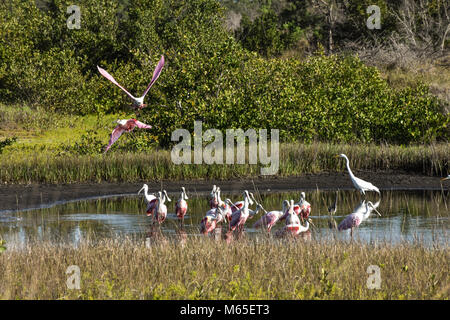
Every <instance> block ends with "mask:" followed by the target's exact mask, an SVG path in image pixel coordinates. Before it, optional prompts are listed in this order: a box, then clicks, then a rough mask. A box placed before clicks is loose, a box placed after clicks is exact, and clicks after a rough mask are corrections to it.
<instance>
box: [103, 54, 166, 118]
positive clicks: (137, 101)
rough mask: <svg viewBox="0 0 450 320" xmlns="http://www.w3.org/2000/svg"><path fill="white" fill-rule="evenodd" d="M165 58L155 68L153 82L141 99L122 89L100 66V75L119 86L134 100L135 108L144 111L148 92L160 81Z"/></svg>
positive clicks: (162, 57)
mask: <svg viewBox="0 0 450 320" xmlns="http://www.w3.org/2000/svg"><path fill="white" fill-rule="evenodd" d="M164 62H165V61H164V56H161V59H160V60H159V62H158V65H157V66H156V68H155V71H153V77H152V80H151V81H150V83H149V85H148V87H147V89H146V90H145V91H144V94H143V95H142V96H141V97H138V98H137V97H135V96H133V95H132V94H131V93H129V92H128V91H127V89H125V88H124V87H122V86H121V85H120V84H119V83H118V82H117V81H116V79H114V77H113V76H112V75H110V74H109V73H108V71H106V70H105V69H102V68H100V67H99V66H97V69H98V71H99V72H100V74H101V75H102V76H104V77H105V78H106V79H108V80H109V81H111V82H112V83H114V84H115V85H116V86H118V87H119V88H120V89H122V90H123V91H124V92H125V93H126V94H127V95H128V96H129V97H130V98H131V99H133V100H134V102H133V104H134V106H135V107H137V108H139V109H142V108H144V107H145V106H146V105H145V104H144V98H145V96H146V95H147V93H148V91H149V90H150V88H151V87H152V86H153V84H154V83H155V81H156V79H158V77H159V75H160V74H161V71H162V68H163V67H164Z"/></svg>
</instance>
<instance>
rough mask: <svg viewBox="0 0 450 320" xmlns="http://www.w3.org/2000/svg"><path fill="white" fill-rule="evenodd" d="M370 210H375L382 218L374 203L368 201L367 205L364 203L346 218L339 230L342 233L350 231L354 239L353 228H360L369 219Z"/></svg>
mask: <svg viewBox="0 0 450 320" xmlns="http://www.w3.org/2000/svg"><path fill="white" fill-rule="evenodd" d="M377 206H378V205H377ZM369 210H370V211H371V210H373V211H375V212H376V213H378V215H379V216H381V214H380V213H379V212H378V211H377V209H376V207H375V206H374V205H373V204H372V202H370V201H368V202H367V203H365V201H362V202H361V203H360V204H359V205H358V206H357V207H356V208H355V210H354V211H353V212H352V213H350V214H349V215H348V216H346V217H345V218H344V220H342V221H341V223H339V226H338V230H339V231H342V230H347V229H350V235H351V237H352V238H353V228H356V227H358V226H359V225H360V224H361V222H362V221H363V220H364V219H365V218H366V219H367V217H368V215H369V214H370V211H369ZM367 213H368V214H367Z"/></svg>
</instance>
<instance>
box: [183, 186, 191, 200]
mask: <svg viewBox="0 0 450 320" xmlns="http://www.w3.org/2000/svg"><path fill="white" fill-rule="evenodd" d="M181 190H182V197H183V198H184V200H187V199H189V198H188V196H187V194H186V189H185V188H184V187H181Z"/></svg>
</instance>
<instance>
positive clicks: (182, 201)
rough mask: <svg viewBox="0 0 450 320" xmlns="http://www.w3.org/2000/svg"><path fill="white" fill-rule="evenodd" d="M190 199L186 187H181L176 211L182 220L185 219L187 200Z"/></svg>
mask: <svg viewBox="0 0 450 320" xmlns="http://www.w3.org/2000/svg"><path fill="white" fill-rule="evenodd" d="M187 199H189V198H188V196H187V194H186V190H185V189H184V187H181V195H180V198H179V199H178V201H177V203H176V204H175V213H176V214H177V217H178V219H180V222H181V223H182V221H183V220H184V215H185V214H186V211H187V208H188V204H187V202H186V200H187Z"/></svg>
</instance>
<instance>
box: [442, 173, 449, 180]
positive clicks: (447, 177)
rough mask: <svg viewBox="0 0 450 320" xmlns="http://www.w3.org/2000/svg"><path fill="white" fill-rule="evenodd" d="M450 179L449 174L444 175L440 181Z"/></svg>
mask: <svg viewBox="0 0 450 320" xmlns="http://www.w3.org/2000/svg"><path fill="white" fill-rule="evenodd" d="M445 180H450V174H449V175H448V176H446V177H445V178H442V179H441V181H445Z"/></svg>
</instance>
